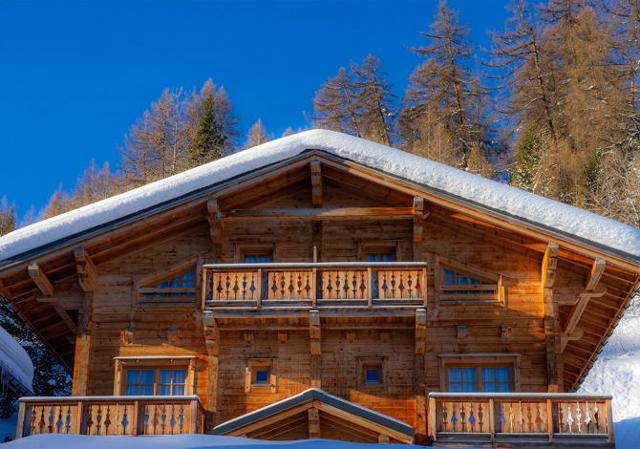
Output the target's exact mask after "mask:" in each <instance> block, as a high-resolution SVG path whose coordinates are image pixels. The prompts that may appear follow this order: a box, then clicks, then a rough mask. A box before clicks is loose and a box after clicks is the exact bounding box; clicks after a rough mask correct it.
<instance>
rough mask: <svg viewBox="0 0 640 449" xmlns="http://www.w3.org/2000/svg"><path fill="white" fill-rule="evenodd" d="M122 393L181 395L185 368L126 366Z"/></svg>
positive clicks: (183, 389)
mask: <svg viewBox="0 0 640 449" xmlns="http://www.w3.org/2000/svg"><path fill="white" fill-rule="evenodd" d="M126 373H127V374H126V376H125V388H124V394H125V395H127V396H138V395H159V396H182V395H184V394H185V393H184V392H185V383H186V380H187V369H186V367H185V368H180V369H162V368H127V369H126Z"/></svg>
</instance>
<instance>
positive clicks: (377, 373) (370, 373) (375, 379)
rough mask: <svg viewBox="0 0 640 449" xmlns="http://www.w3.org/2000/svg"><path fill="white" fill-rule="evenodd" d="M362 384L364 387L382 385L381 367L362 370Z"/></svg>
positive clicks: (368, 367)
mask: <svg viewBox="0 0 640 449" xmlns="http://www.w3.org/2000/svg"><path fill="white" fill-rule="evenodd" d="M364 383H365V384H366V385H380V384H381V383H382V367H381V366H366V367H365V369H364Z"/></svg>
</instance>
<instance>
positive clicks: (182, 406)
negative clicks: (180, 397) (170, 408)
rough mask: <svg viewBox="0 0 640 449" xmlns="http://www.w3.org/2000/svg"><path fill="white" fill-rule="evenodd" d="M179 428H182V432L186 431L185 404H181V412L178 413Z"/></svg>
mask: <svg viewBox="0 0 640 449" xmlns="http://www.w3.org/2000/svg"><path fill="white" fill-rule="evenodd" d="M178 428H179V429H180V434H183V433H184V405H180V414H179V415H178ZM191 430H192V431H195V429H191Z"/></svg>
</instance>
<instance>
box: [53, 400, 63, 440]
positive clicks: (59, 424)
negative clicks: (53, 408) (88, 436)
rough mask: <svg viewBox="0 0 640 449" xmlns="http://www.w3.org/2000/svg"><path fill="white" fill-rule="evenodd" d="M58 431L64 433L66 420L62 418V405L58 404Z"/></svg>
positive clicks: (56, 428)
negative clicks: (63, 428) (63, 427)
mask: <svg viewBox="0 0 640 449" xmlns="http://www.w3.org/2000/svg"><path fill="white" fill-rule="evenodd" d="M56 416H57V419H56V427H55V430H56V433H62V426H63V425H64V421H63V420H62V406H61V405H59V406H58V413H56Z"/></svg>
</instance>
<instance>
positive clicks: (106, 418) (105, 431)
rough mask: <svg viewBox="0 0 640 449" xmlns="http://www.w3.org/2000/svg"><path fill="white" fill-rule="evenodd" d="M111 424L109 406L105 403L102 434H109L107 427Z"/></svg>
mask: <svg viewBox="0 0 640 449" xmlns="http://www.w3.org/2000/svg"><path fill="white" fill-rule="evenodd" d="M110 426H111V408H110V407H109V405H107V415H106V417H105V419H104V434H105V435H109V427H110Z"/></svg>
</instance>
